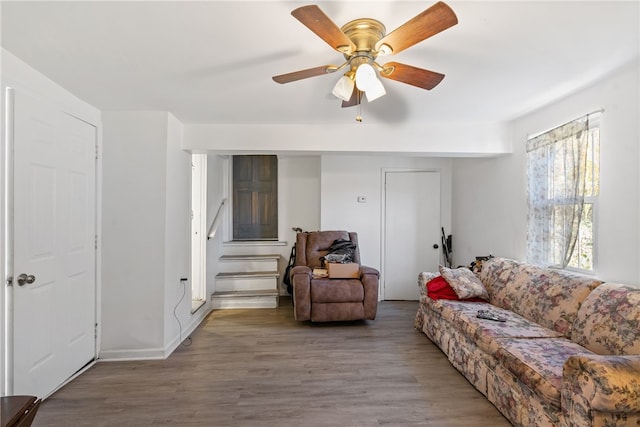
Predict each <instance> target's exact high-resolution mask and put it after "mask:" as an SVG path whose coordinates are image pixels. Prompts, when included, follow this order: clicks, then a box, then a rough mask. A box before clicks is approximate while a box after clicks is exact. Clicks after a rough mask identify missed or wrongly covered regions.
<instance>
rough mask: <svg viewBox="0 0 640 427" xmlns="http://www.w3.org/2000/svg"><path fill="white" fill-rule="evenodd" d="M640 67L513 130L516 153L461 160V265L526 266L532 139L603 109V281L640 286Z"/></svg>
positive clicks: (599, 256) (456, 181) (599, 254)
mask: <svg viewBox="0 0 640 427" xmlns="http://www.w3.org/2000/svg"><path fill="white" fill-rule="evenodd" d="M639 75H640V72H639V68H638V62H637V61H636V62H634V63H633V64H629V65H627V66H626V67H624V68H622V69H621V70H619V71H618V72H617V73H614V74H612V75H610V76H608V77H607V78H605V79H603V80H602V81H600V82H599V83H596V84H594V85H592V86H590V87H589V88H586V89H584V90H582V91H580V92H578V93H576V94H574V95H572V96H570V97H567V98H565V99H562V100H560V101H557V102H555V103H553V104H551V105H549V106H547V107H546V108H543V109H540V110H538V111H536V112H533V113H531V114H528V115H526V116H524V117H522V118H520V119H517V120H515V121H513V123H511V133H512V136H511V138H512V140H513V147H514V150H513V154H511V155H506V156H504V157H499V158H496V159H464V160H463V159H457V160H455V161H454V168H453V188H454V199H453V207H454V210H453V211H454V214H453V235H454V254H455V260H456V261H455V262H456V263H462V264H468V263H469V262H470V261H472V260H473V257H474V256H476V255H486V254H488V253H490V252H491V253H493V254H494V255H497V256H505V257H511V258H516V259H521V260H524V259H526V252H527V251H526V228H527V227H526V224H527V223H526V218H527V202H526V181H525V177H526V157H525V151H524V146H525V141H526V138H527V135H531V134H535V133H538V132H542V131H545V130H548V129H551V128H553V127H555V126H558V125H560V124H562V123H565V122H567V121H570V120H572V119H574V118H577V117H580V116H582V115H584V114H586V113H589V112H592V111H594V110H597V109H599V108H604V110H605V112H604V114H603V115H602V120H601V136H600V144H601V145H600V152H601V159H600V196H599V199H598V212H597V216H596V219H595V228H596V240H597V249H596V253H595V256H596V275H597V276H598V277H599V278H600V279H602V280H606V281H620V282H624V283H629V284H639V283H640V267H639V266H640V229H639V223H640V206H639V205H640V174H639V172H638V170H639V168H638V164H639V161H640V148H639V147H640V131H639V128H638V117H640V108H639V92H640V88H639V84H638V76H639Z"/></svg>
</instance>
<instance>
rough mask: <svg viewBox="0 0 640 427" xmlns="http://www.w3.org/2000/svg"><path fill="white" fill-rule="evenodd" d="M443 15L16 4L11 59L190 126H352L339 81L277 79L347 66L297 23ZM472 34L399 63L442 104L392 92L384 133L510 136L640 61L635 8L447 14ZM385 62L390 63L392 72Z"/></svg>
mask: <svg viewBox="0 0 640 427" xmlns="http://www.w3.org/2000/svg"><path fill="white" fill-rule="evenodd" d="M433 3H434V2H433V1H320V2H315V3H314V2H298V1H288V0H280V1H270V0H263V1H237V0H236V1H197V2H187V1H179V2H167V1H138V2H128V1H105V2H94V1H74V2H58V1H44V2H32V1H16V2H11V1H5V0H3V1H2V3H1V10H0V13H1V19H2V33H1V36H2V39H1V41H2V46H3V47H5V48H6V49H7V50H9V51H11V52H12V53H13V54H15V55H16V56H18V57H20V58H22V59H23V60H24V61H25V62H27V63H29V64H30V65H32V66H33V67H34V68H36V69H38V70H40V71H41V72H43V73H44V74H46V75H47V76H49V77H50V78H51V79H52V80H54V81H56V82H58V83H59V84H60V85H62V86H64V87H65V88H67V89H68V90H70V91H71V92H73V93H74V94H76V95H77V96H78V97H80V98H82V99H83V100H85V101H87V102H89V103H90V104H92V105H94V106H96V107H98V108H99V109H101V110H163V111H170V112H172V113H173V114H174V115H175V116H176V117H177V118H178V119H179V120H181V121H182V122H183V123H214V124H245V123H252V124H289V123H296V124H300V123H314V124H323V123H345V122H347V121H348V122H352V121H353V117H354V115H355V113H354V111H355V109H354V108H351V109H342V108H341V107H340V103H341V101H340V100H338V99H337V98H335V97H333V96H332V95H331V89H332V88H333V85H334V84H335V82H336V81H337V79H338V78H339V76H340V74H339V73H336V74H328V75H324V76H320V77H314V78H310V79H306V80H301V81H298V82H293V83H289V84H286V85H279V84H277V83H275V82H273V81H272V80H271V76H273V75H277V74H284V73H287V72H291V71H296V70H300V69H305V68H311V67H316V66H320V65H326V64H340V63H341V62H342V60H343V58H342V55H341V54H339V53H337V52H336V51H334V50H332V49H331V48H330V47H329V46H328V45H327V44H326V43H324V42H323V41H322V40H321V39H320V38H318V37H317V36H316V35H315V34H313V33H312V32H311V31H310V30H309V29H307V28H306V27H305V26H303V25H302V24H301V23H300V22H298V21H297V20H296V19H295V18H293V17H292V16H291V15H290V12H291V10H293V9H294V8H296V7H298V6H301V5H304V4H318V5H319V6H320V7H321V8H322V10H323V11H324V12H325V13H326V14H327V15H328V16H329V17H330V18H331V19H332V20H333V21H334V22H335V23H336V24H337V25H338V26H342V25H343V24H344V23H346V22H347V21H350V20H352V19H356V18H362V17H369V18H375V19H378V20H380V21H382V22H383V23H384V24H385V25H386V27H387V32H390V31H392V30H393V29H395V28H397V27H398V26H400V25H401V24H403V23H404V22H406V21H407V20H409V19H410V18H412V17H413V16H415V15H417V14H418V13H419V12H421V11H422V10H424V9H426V8H428V7H429V6H431V5H432V4H433ZM447 4H449V6H451V8H452V9H453V10H454V11H455V13H456V15H457V16H458V20H459V24H458V25H456V26H454V27H452V28H450V29H448V30H445V31H444V32H442V33H440V34H437V35H436V36H434V37H432V38H430V39H427V40H425V41H423V42H421V43H419V44H417V45H415V46H413V47H411V48H409V49H408V50H406V51H404V52H401V53H399V54H398V55H396V56H393V57H388V60H389V61H391V60H393V61H398V62H403V63H406V64H410V65H414V66H418V67H421V68H427V69H430V70H433V71H438V72H441V73H443V74H445V75H446V77H445V79H444V80H443V81H442V83H440V85H439V86H437V87H436V88H435V89H433V90H432V91H425V90H422V89H418V88H415V87H413V86H408V85H405V84H402V83H399V82H395V81H391V80H387V79H383V83H384V85H385V87H386V89H387V95H386V96H384V97H382V98H380V99H378V100H376V101H374V102H372V103H370V104H369V103H366V102H363V105H362V109H363V114H365V113H366V114H367V116H368V119H369V120H370V121H374V122H380V123H410V122H413V123H428V122H434V123H443V122H464V123H483V122H503V121H506V120H510V119H513V118H515V117H517V116H519V115H522V114H524V113H526V112H528V111H531V110H533V109H536V108H538V107H540V106H542V105H544V104H546V103H548V102H550V101H553V100H554V99H557V98H560V97H562V96H565V95H567V94H569V93H571V92H573V91H576V90H578V89H580V88H582V87H584V86H586V85H589V84H590V83H591V82H593V81H595V80H597V79H599V78H601V77H603V76H605V75H606V74H607V73H610V72H611V71H613V70H615V69H617V68H619V67H621V66H623V65H625V64H626V63H628V62H630V61H632V60H634V59H636V58H638V56H639V52H640V48H639V39H640V36H639V21H640V16H639V15H640V8H639V5H640V3H639V2H638V1H637V0H636V1H629V2H621V1H564V2H561V1H548V2H542V1H496V2H488V1H448V2H447ZM381 62H386V60H384V61H381Z"/></svg>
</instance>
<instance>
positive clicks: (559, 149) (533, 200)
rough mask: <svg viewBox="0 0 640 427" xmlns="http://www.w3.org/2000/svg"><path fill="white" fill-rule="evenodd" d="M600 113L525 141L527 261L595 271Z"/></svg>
mask: <svg viewBox="0 0 640 427" xmlns="http://www.w3.org/2000/svg"><path fill="white" fill-rule="evenodd" d="M599 118H600V113H596V114H590V115H587V116H584V117H581V118H579V119H576V120H574V121H572V122H569V123H566V124H564V125H562V126H560V127H557V128H555V129H552V130H550V131H548V132H544V133H542V134H540V135H537V136H535V137H531V138H529V139H528V140H527V174H528V204H529V212H528V215H529V216H528V230H527V248H528V257H529V261H530V262H532V263H534V264H538V265H545V266H549V265H552V266H557V267H560V268H570V269H577V270H585V271H593V270H594V245H595V241H594V239H595V233H594V219H595V215H596V212H597V209H596V203H597V196H598V192H599V181H600V179H599V178H600V169H599V163H600V120H599Z"/></svg>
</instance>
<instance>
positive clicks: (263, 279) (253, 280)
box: [216, 271, 280, 292]
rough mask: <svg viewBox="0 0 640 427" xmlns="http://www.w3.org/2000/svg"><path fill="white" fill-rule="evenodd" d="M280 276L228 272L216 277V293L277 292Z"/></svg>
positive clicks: (262, 272) (254, 272)
mask: <svg viewBox="0 0 640 427" xmlns="http://www.w3.org/2000/svg"><path fill="white" fill-rule="evenodd" d="M279 278H280V275H279V274H278V272H276V271H253V272H228V273H218V274H217V275H216V292H233V291H259V290H269V291H277V289H278V280H279Z"/></svg>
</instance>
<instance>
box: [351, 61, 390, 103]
mask: <svg viewBox="0 0 640 427" xmlns="http://www.w3.org/2000/svg"><path fill="white" fill-rule="evenodd" d="M356 87H357V88H358V89H359V90H361V91H363V92H364V93H365V95H366V96H367V101H369V102H371V101H373V100H376V99H378V98H380V97H381V96H383V95H386V93H387V92H386V91H385V89H384V86H383V85H382V82H381V81H380V80H378V76H376V70H375V69H374V68H373V67H372V66H371V65H370V64H368V63H365V64H360V66H359V67H358V69H357V70H356Z"/></svg>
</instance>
